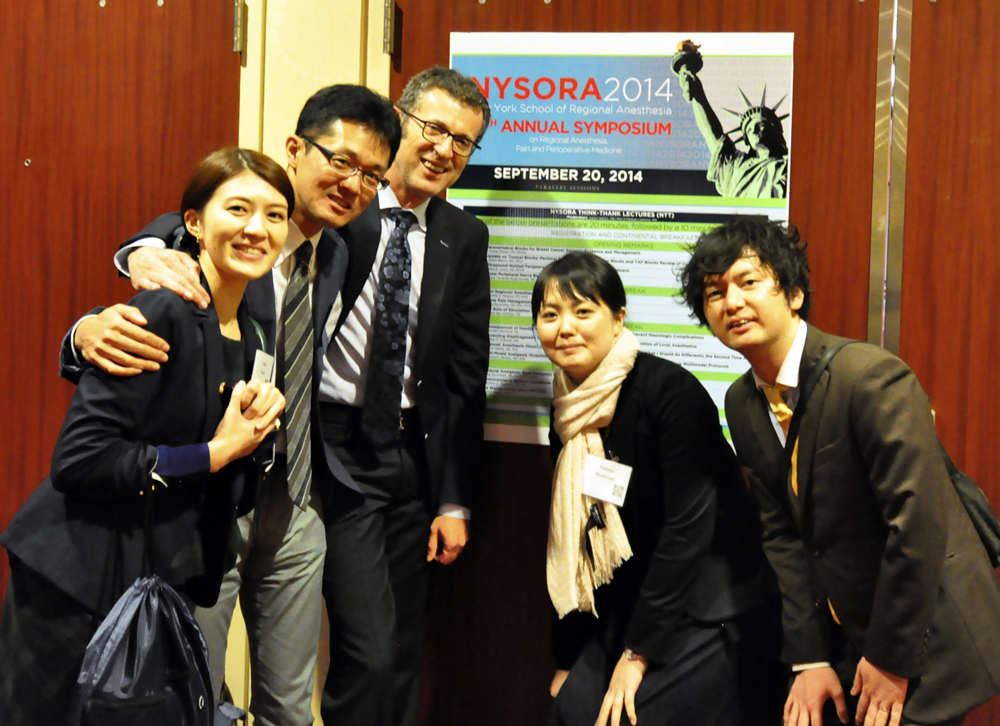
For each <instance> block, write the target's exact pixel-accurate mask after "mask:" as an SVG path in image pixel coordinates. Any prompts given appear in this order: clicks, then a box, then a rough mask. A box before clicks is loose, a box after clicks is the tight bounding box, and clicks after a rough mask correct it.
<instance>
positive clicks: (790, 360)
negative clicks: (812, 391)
mask: <svg viewBox="0 0 1000 726" xmlns="http://www.w3.org/2000/svg"><path fill="white" fill-rule="evenodd" d="M806 327H807V326H806V321H805V320H801V319H800V320H799V329H798V330H797V331H796V332H795V340H793V341H792V347H791V348H789V350H788V355H786V356H785V360H784V361H783V362H782V363H781V368H779V369H778V377H777V378H776V379H775V381H774V382H775V383H777V384H779V385H782V386H784V387H785V388H798V387H799V367H800V366H801V365H802V351H804V350H805V348H806ZM750 370H751V371H753V380H754V383H756V384H757V388H760V387H761V386H767V385H770V384H769V383H768V382H767V381H765V380H764V379H763V378H761V377H760V376H758V375H757V371H754V370H753V369H752V368H751V369H750Z"/></svg>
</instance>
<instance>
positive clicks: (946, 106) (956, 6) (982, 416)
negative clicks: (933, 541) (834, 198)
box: [899, 0, 1000, 726]
mask: <svg viewBox="0 0 1000 726" xmlns="http://www.w3.org/2000/svg"><path fill="white" fill-rule="evenodd" d="M912 49H913V51H912V59H911V65H910V108H909V120H910V123H909V129H908V139H907V176H906V222H905V228H904V239H903V277H902V304H901V312H900V345H899V347H900V356H901V357H902V358H903V359H904V360H905V361H906V362H907V363H909V364H910V366H912V367H913V370H914V371H915V372H916V374H917V377H918V378H919V379H920V382H921V383H922V384H923V386H924V389H925V390H926V391H927V393H928V394H929V395H930V397H931V402H932V405H933V406H934V408H935V410H936V411H937V427H938V433H939V435H940V437H941V440H942V441H943V442H944V444H945V446H946V447H947V448H948V451H949V452H950V453H951V455H952V457H953V458H954V459H955V463H956V464H958V466H959V467H960V468H962V469H964V470H965V471H967V472H968V473H969V474H970V475H971V476H972V477H973V478H974V479H975V480H976V481H977V482H979V484H980V486H982V488H983V490H984V491H985V492H986V496H987V497H988V498H989V500H990V502H991V503H992V504H993V508H994V509H995V510H1000V479H998V477H997V472H998V471H1000V448H998V447H997V430H998V426H1000V413H998V409H1000V366H998V360H1000V337H998V335H997V329H998V326H1000V308H998V307H997V305H996V295H997V292H998V291H1000V247H998V245H997V234H996V229H997V223H1000V215H998V213H997V211H996V207H997V199H998V198H1000V178H998V176H997V169H998V168H1000V143H998V141H997V134H996V124H995V123H994V120H995V119H996V118H997V117H998V115H1000V93H998V91H997V85H998V83H1000V6H998V5H997V3H995V2H990V1H988V0H972V1H970V2H964V3H938V4H931V3H927V2H922V1H920V2H914V3H913V43H912ZM949 58H954V59H955V60H954V61H949V60H947V59H949ZM994 723H1000V702H997V700H994V701H992V702H991V703H989V704H987V705H986V706H984V707H982V708H980V709H978V710H977V711H975V712H973V715H972V716H970V717H969V719H968V720H967V721H966V724H967V725H968V726H987V724H994Z"/></svg>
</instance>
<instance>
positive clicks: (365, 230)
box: [331, 196, 382, 328]
mask: <svg viewBox="0 0 1000 726" xmlns="http://www.w3.org/2000/svg"><path fill="white" fill-rule="evenodd" d="M340 236H341V237H342V238H343V240H344V244H346V245H347V253H348V261H347V279H346V281H345V282H344V298H343V299H344V308H343V310H342V311H341V313H340V320H338V321H337V327H338V328H339V327H340V326H341V325H343V324H344V320H346V319H347V315H348V314H349V313H350V312H351V310H352V309H353V308H354V303H355V302H356V301H357V299H358V296H359V295H360V294H361V289H362V288H363V287H364V286H365V280H367V279H368V276H369V275H370V274H371V271H372V266H373V265H374V264H375V254H376V253H377V252H378V245H379V241H380V240H381V239H382V211H381V209H380V208H379V204H378V197H377V196H376V197H375V198H374V199H372V201H371V203H370V204H369V205H368V208H367V209H365V211H364V212H362V213H361V215H360V216H359V217H358V218H357V219H355V220H354V221H353V222H351V223H350V224H348V225H346V226H344V227H342V228H341V229H340ZM331 303H332V301H331Z"/></svg>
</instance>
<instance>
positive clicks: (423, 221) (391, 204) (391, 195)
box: [378, 187, 431, 232]
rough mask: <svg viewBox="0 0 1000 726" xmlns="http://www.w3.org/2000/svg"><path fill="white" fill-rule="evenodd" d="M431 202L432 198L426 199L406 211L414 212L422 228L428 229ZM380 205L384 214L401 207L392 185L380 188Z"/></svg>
mask: <svg viewBox="0 0 1000 726" xmlns="http://www.w3.org/2000/svg"><path fill="white" fill-rule="evenodd" d="M430 203H431V200H430V198H428V199H425V200H424V201H422V202H421V203H420V204H418V205H417V206H415V207H414V208H413V209H408V210H406V211H408V212H413V216H415V217H416V218H417V225H418V226H419V227H420V229H422V230H424V231H425V232H426V231H427V205H428V204H430ZM378 206H379V209H380V210H382V214H383V215H385V213H386V212H387V211H388V210H390V209H401V208H402V206H403V205H402V204H400V203H399V200H398V199H396V194H395V192H393V191H392V187H386V188H385V189H379V192H378Z"/></svg>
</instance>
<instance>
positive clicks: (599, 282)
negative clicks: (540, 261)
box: [531, 251, 625, 321]
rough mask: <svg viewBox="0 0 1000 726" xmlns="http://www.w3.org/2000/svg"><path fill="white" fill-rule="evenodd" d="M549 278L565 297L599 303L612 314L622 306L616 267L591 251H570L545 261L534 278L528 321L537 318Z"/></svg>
mask: <svg viewBox="0 0 1000 726" xmlns="http://www.w3.org/2000/svg"><path fill="white" fill-rule="evenodd" d="M550 281H552V282H554V283H555V285H556V287H557V288H558V290H559V292H561V293H562V294H563V295H565V296H566V297H568V298H571V299H575V300H582V299H587V300H592V301H593V302H595V303H601V302H603V303H604V304H605V305H607V306H608V307H609V308H610V309H611V313H612V315H617V314H618V313H619V312H620V311H621V310H622V309H623V308H624V307H625V286H624V285H622V278H621V277H620V276H619V275H618V270H616V269H615V268H614V267H613V266H612V264H611V263H610V262H608V261H607V260H605V259H604V258H602V257H598V256H597V255H595V254H594V253H593V252H582V251H581V252H570V253H568V254H566V255H563V256H562V257H560V258H559V259H558V260H556V261H555V262H550V263H549V264H547V265H546V266H545V267H544V268H542V271H541V272H539V273H538V277H536V278H535V286H534V288H533V289H532V290H531V320H532V321H535V320H537V319H538V311H539V310H541V308H542V301H543V300H544V299H545V288H547V287H548V285H549V282H550Z"/></svg>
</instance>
